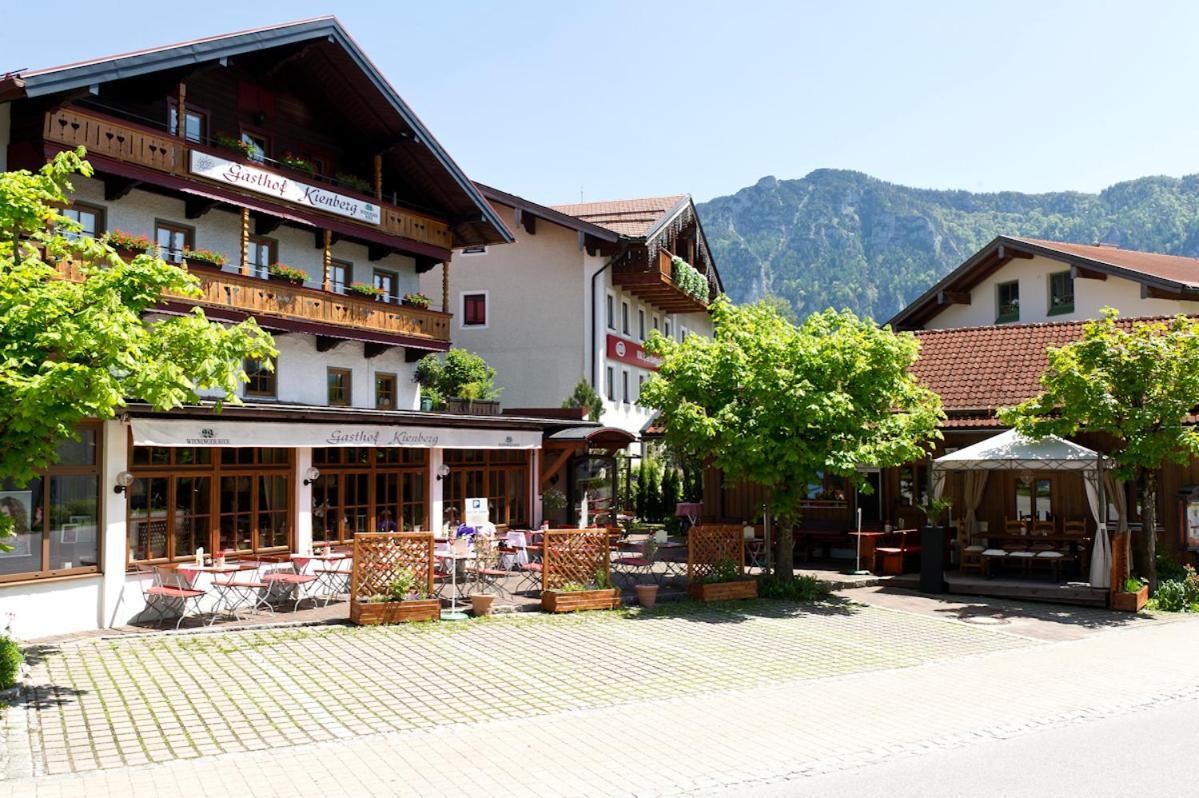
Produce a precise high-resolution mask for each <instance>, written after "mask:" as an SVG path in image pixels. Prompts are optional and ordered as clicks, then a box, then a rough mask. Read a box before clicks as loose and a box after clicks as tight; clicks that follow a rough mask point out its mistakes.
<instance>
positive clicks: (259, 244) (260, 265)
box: [246, 236, 279, 279]
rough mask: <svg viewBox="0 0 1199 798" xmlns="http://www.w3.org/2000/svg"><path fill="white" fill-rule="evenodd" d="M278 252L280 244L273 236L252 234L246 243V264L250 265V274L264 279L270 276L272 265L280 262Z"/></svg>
mask: <svg viewBox="0 0 1199 798" xmlns="http://www.w3.org/2000/svg"><path fill="white" fill-rule="evenodd" d="M278 252H279V245H278V243H277V242H276V241H275V240H274V239H273V238H263V237H262V236H250V240H249V242H248V243H247V245H246V264H247V265H248V266H249V267H250V274H252V275H254V276H255V277H262V278H264V279H265V278H266V277H269V276H270V272H269V268H270V265H271V264H272V263H277V262H278Z"/></svg>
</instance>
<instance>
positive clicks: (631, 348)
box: [608, 335, 662, 371]
mask: <svg viewBox="0 0 1199 798" xmlns="http://www.w3.org/2000/svg"><path fill="white" fill-rule="evenodd" d="M608 359H609V360H616V361H619V362H621V363H628V364H629V365H631V366H637V367H639V368H643V369H649V370H650V371H657V370H658V366H660V365H662V359H661V358H657V357H650V355H648V354H647V353H646V351H645V349H644V348H642V347H641V346H640V345H639V344H635V343H633V342H632V341H626V340H625V339H623V338H621V337H619V336H616V335H609V336H608Z"/></svg>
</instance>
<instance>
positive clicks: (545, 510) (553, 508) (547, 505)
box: [541, 488, 566, 516]
mask: <svg viewBox="0 0 1199 798" xmlns="http://www.w3.org/2000/svg"><path fill="white" fill-rule="evenodd" d="M565 508H566V494H565V493H563V492H562V491H560V490H558V489H557V488H546V490H545V492H544V493H542V494H541V512H542V515H545V516H548V515H557V514H558V513H559V512H560V511H561V510H563V509H565Z"/></svg>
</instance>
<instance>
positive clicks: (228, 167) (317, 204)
mask: <svg viewBox="0 0 1199 798" xmlns="http://www.w3.org/2000/svg"><path fill="white" fill-rule="evenodd" d="M190 167H191V173H192V174H193V175H199V176H200V177H206V178H208V179H209V180H213V181H215V182H217V183H224V184H226V185H230V186H234V187H236V188H240V189H243V190H245V191H253V192H254V193H255V194H264V195H266V196H268V197H275V198H277V199H281V200H287V201H288V202H294V203H296V204H297V205H306V206H308V207H309V208H312V209H313V210H317V211H325V212H326V213H335V214H337V215H338V216H347V217H349V218H351V219H355V220H357V221H360V222H366V223H367V224H379V223H380V222H381V221H382V218H383V217H382V214H381V213H380V210H379V206H378V205H376V204H374V203H373V202H369V201H367V200H363V199H359V198H357V197H349V196H346V195H345V194H338V193H337V192H336V191H330V190H328V189H327V188H322V187H320V186H310V185H308V184H307V183H301V182H300V181H298V180H292V179H291V178H290V177H285V176H283V175H280V174H276V173H275V172H271V171H268V170H266V169H260V168H258V167H256V166H250V165H249V164H244V163H238V162H237V161H230V160H228V159H226V158H221V157H219V156H216V155H209V154H208V153H206V152H199V151H198V150H192V151H191V163H190Z"/></svg>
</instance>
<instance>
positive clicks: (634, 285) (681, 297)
mask: <svg viewBox="0 0 1199 798" xmlns="http://www.w3.org/2000/svg"><path fill="white" fill-rule="evenodd" d="M673 261H674V255H672V254H671V253H670V252H669V251H668V250H666V249H664V248H660V249H658V251H657V254H656V257H655V256H649V255H648V254H647V255H646V256H645V257H642V258H628V257H626V258H623V259H621V260H620V261H618V262H617V263H616V264H615V266H614V267H613V271H612V282H613V284H615V285H618V286H620V287H621V288H623V289H624V290H625V291H628V292H629V293H630V294H633V295H634V296H636V297H637V298H639V299H642V300H644V301H645V302H648V303H650V304H652V305H654V306H656V307H658V308H660V309H661V310H663V311H665V312H667V313H706V312H707V310H708V296H710V294H711V286H710V284H709V282H710V281H709V278H708V277H707V275H704V274H702V272H701V273H700V276H701V277H702V278H703V279H704V283H705V286H706V287H707V288H708V292H707V295H706V296H704V297H702V298H701V297H699V296H696V295H694V294H692V293H689V292H687V291H686V290H685V289H684V288H683V286H682V285H680V283H679V282H676V280H675V273H674V272H675V270H674V265H673Z"/></svg>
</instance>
